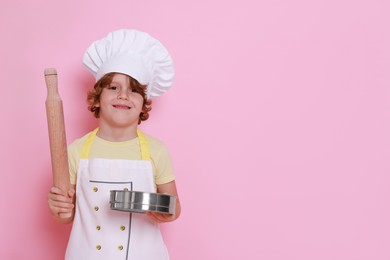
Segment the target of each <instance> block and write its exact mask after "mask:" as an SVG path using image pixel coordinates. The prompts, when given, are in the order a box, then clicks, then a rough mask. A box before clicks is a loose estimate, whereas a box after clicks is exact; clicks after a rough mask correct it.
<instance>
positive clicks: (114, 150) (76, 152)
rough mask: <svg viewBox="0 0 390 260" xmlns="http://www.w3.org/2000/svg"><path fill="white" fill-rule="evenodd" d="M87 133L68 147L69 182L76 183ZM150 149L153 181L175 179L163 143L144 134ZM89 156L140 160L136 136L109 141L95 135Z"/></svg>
mask: <svg viewBox="0 0 390 260" xmlns="http://www.w3.org/2000/svg"><path fill="white" fill-rule="evenodd" d="M88 135H89V133H88V134H86V135H85V136H83V137H81V138H80V139H77V140H75V141H74V142H73V143H71V144H70V145H69V147H68V156H69V171H70V183H71V184H76V180H77V170H78V165H79V160H80V155H81V151H82V149H83V145H84V143H85V141H86V140H87V137H88ZM145 137H146V139H147V141H148V144H149V150H150V157H151V161H152V168H153V176H154V183H155V184H156V185H160V184H165V183H168V182H171V181H173V180H175V175H174V173H173V167H172V162H171V159H170V157H169V154H168V151H167V149H166V147H165V145H164V144H163V143H162V142H161V141H159V140H158V139H156V138H153V137H151V136H148V135H145ZM89 158H104V159H127V160H141V150H140V145H139V141H138V137H137V138H134V139H131V140H129V141H124V142H110V141H106V140H104V139H102V138H100V137H98V136H95V138H94V140H93V142H92V146H91V150H90V152H89Z"/></svg>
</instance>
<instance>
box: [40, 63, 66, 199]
mask: <svg viewBox="0 0 390 260" xmlns="http://www.w3.org/2000/svg"><path fill="white" fill-rule="evenodd" d="M45 81H46V87H47V98H46V115H47V124H48V127H49V141H50V154H51V166H52V173H53V184H54V186H55V187H58V188H60V189H61V190H63V191H66V192H68V191H69V189H70V177H69V165H68V151H67V143H66V135H65V122H64V111H63V107H62V100H61V97H60V95H59V93H58V82H57V70H56V69H55V68H48V69H45Z"/></svg>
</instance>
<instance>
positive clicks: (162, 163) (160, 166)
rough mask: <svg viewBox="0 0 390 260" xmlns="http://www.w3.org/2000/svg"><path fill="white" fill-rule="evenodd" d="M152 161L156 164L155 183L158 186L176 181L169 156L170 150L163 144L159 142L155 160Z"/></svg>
mask: <svg viewBox="0 0 390 260" xmlns="http://www.w3.org/2000/svg"><path fill="white" fill-rule="evenodd" d="M152 157H153V156H152ZM152 160H153V162H154V164H155V169H156V174H155V183H156V184H157V185H160V184H165V183H168V182H171V181H173V180H175V175H174V171H173V166H172V161H171V158H170V156H169V153H168V150H167V148H166V146H165V145H164V144H163V143H161V142H159V145H158V149H157V151H156V154H155V158H153V159H152Z"/></svg>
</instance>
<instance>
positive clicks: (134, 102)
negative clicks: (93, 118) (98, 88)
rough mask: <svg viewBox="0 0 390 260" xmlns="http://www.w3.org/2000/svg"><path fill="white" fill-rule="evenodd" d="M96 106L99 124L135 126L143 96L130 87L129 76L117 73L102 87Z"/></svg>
mask: <svg viewBox="0 0 390 260" xmlns="http://www.w3.org/2000/svg"><path fill="white" fill-rule="evenodd" d="M98 106H99V107H100V113H99V121H100V123H101V124H102V123H103V124H108V125H109V126H111V127H128V126H133V125H135V126H137V125H138V119H139V116H140V114H141V112H142V106H143V98H142V96H141V94H139V93H137V92H133V90H132V89H131V86H130V78H129V76H127V75H124V74H119V73H117V74H115V75H114V77H113V79H112V82H111V84H109V85H108V86H105V87H104V88H103V91H102V93H101V95H100V102H99V105H98Z"/></svg>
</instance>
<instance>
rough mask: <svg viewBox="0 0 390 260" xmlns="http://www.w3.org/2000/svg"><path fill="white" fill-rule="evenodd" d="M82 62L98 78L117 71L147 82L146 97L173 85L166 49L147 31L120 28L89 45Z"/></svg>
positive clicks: (173, 72) (169, 58)
mask: <svg viewBox="0 0 390 260" xmlns="http://www.w3.org/2000/svg"><path fill="white" fill-rule="evenodd" d="M83 63H84V65H85V66H86V67H87V68H88V69H89V70H90V71H91V72H92V74H93V75H94V76H95V78H96V81H98V80H99V79H100V78H101V77H103V76H104V75H105V74H107V73H110V72H118V73H123V74H126V75H129V76H131V77H132V78H134V79H136V80H137V81H138V82H139V83H141V84H143V85H147V86H148V87H147V90H146V93H147V96H148V97H149V98H153V97H158V96H161V95H162V94H164V93H165V92H166V91H167V90H168V89H169V87H170V86H171V85H172V81H173V76H174V74H175V71H174V67H173V61H172V58H171V56H170V55H169V53H168V51H167V49H166V48H165V47H164V46H163V45H162V44H161V43H160V42H159V41H158V40H156V39H154V38H153V37H151V36H150V35H149V34H147V33H144V32H140V31H137V30H130V29H121V30H117V31H113V32H110V33H109V34H108V35H107V36H106V37H105V38H103V39H100V40H97V41H95V42H93V43H92V44H91V46H89V48H88V49H87V50H86V52H85V54H84V57H83Z"/></svg>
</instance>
